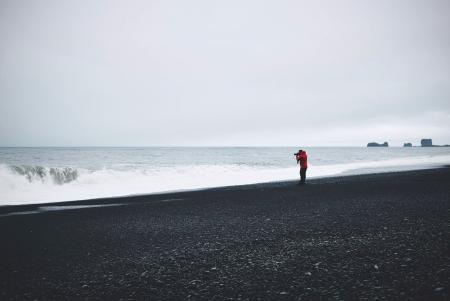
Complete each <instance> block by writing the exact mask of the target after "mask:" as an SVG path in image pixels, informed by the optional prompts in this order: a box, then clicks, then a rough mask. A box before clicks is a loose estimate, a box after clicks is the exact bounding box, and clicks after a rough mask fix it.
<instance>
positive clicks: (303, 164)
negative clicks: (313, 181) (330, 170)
mask: <svg viewBox="0 0 450 301" xmlns="http://www.w3.org/2000/svg"><path fill="white" fill-rule="evenodd" d="M294 155H295V159H297V164H299V163H300V183H299V184H304V183H305V180H306V170H307V169H308V155H307V154H306V152H305V151H304V150H302V149H301V150H299V151H298V153H296V154H294Z"/></svg>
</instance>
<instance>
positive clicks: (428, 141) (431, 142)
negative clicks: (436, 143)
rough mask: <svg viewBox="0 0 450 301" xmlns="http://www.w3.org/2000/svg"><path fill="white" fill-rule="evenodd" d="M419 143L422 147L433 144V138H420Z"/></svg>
mask: <svg viewBox="0 0 450 301" xmlns="http://www.w3.org/2000/svg"><path fill="white" fill-rule="evenodd" d="M420 144H421V145H422V147H428V146H433V140H431V139H422V140H420Z"/></svg>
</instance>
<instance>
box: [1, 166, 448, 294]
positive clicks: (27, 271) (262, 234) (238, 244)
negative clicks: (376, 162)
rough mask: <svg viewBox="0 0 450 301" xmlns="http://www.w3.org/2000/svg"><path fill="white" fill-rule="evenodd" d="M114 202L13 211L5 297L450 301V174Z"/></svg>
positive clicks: (8, 218)
mask: <svg viewBox="0 0 450 301" xmlns="http://www.w3.org/2000/svg"><path fill="white" fill-rule="evenodd" d="M107 203H114V204H117V203H127V205H121V206H113V207H100V208H87V209H76V210H58V211H45V209H46V208H41V209H40V210H41V211H43V212H42V213H38V214H24V215H8V214H11V213H13V212H16V211H37V210H38V209H39V208H38V206H23V207H14V208H12V207H2V208H0V215H2V217H0V241H1V243H0V292H1V293H0V300H14V299H15V300H35V299H37V300H67V299H89V300H95V299H104V300H109V299H114V300H117V299H124V300H157V299H177V300H187V299H191V300H198V299H204V300H223V299H235V300H238V299H251V300H257V299H261V300H274V299H280V300H329V299H333V300H334V299H335V300H363V299H365V300H376V299H388V300H408V299H414V300H449V298H450V292H449V290H450V168H443V169H434V170H423V171H412V172H401V173H389V174H378V175H364V176H352V177H335V178H328V179H320V180H313V181H310V182H309V184H308V185H306V186H301V187H299V186H297V185H295V183H293V182H284V183H272V184H265V185H250V186H241V187H229V188H221V189H211V190H204V191H195V192H183V193H172V194H165V195H153V196H139V197H129V198H115V199H105V200H94V201H88V202H86V201H85V202H78V203H77V202H76V203H70V205H74V204H78V205H80V204H107ZM59 205H67V204H64V203H62V204H59ZM47 209H49V208H47ZM50 209H55V208H50ZM56 209H57V208H56Z"/></svg>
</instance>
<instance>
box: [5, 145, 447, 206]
mask: <svg viewBox="0 0 450 301" xmlns="http://www.w3.org/2000/svg"><path fill="white" fill-rule="evenodd" d="M304 149H305V150H306V151H307V153H308V156H309V157H308V158H309V168H308V177H309V178H311V177H313V178H314V177H323V176H333V175H341V174H359V173H368V172H383V171H395V170H407V169H419V168H427V167H433V166H441V165H445V164H450V148H447V147H430V148H422V147H412V148H401V147H388V148H384V147H380V148H366V147H305V148H304ZM297 151H298V148H294V147H212V148H208V147H198V148H197V147H136V148H132V147H127V148H119V147H117V148H116V147H114V148H109V147H108V148H104V147H101V148H78V147H75V148H0V205H7V204H24V203H41V202H53V201H65V200H79V199H89V198H98V197H107V196H121V195H132V194H142V193H154V192H164V191H174V190H184V189H198V188H206V187H217V186H226V185H238V184H250V183H259V182H270V181H283V180H293V179H297V178H298V166H297V165H296V161H295V158H294V153H295V152H297Z"/></svg>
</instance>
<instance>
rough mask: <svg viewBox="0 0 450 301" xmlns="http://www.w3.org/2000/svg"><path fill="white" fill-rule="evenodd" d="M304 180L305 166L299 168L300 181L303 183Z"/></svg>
mask: <svg viewBox="0 0 450 301" xmlns="http://www.w3.org/2000/svg"><path fill="white" fill-rule="evenodd" d="M305 180H306V168H300V183H302V184H303V183H305Z"/></svg>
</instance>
